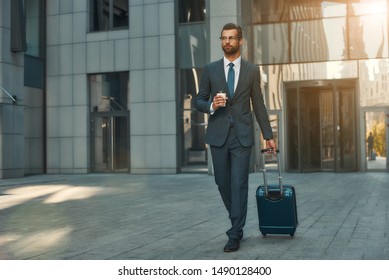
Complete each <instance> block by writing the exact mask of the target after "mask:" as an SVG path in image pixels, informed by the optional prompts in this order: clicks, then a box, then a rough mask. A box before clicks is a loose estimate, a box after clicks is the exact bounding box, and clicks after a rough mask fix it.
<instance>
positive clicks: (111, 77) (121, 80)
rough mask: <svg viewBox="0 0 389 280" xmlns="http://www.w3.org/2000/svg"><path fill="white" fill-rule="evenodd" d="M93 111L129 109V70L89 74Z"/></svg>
mask: <svg viewBox="0 0 389 280" xmlns="http://www.w3.org/2000/svg"><path fill="white" fill-rule="evenodd" d="M89 87H90V104H91V112H109V111H126V110H127V91H128V72H117V73H107V74H96V75H90V76H89Z"/></svg>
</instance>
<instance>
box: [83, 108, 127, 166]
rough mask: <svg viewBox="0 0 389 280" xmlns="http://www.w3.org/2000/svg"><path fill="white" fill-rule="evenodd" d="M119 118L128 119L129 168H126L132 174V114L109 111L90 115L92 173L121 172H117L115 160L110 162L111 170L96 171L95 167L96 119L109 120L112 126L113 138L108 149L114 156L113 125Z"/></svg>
mask: <svg viewBox="0 0 389 280" xmlns="http://www.w3.org/2000/svg"><path fill="white" fill-rule="evenodd" d="M118 117H122V118H123V117H124V118H126V120H127V133H126V137H127V167H126V171H127V172H130V170H131V169H130V167H131V164H130V163H131V160H130V159H131V158H130V112H129V111H108V112H92V113H91V114H90V122H91V125H90V131H91V134H90V159H91V162H90V165H91V172H97V173H100V172H102V173H104V172H113V173H114V172H119V171H117V170H115V169H114V168H113V167H114V166H113V165H114V161H113V159H112V158H111V159H110V160H109V162H108V164H109V165H110V166H111V167H110V169H109V170H106V171H104V170H103V171H100V170H99V171H97V170H96V167H95V164H96V159H95V153H94V151H95V135H96V134H95V122H96V119H97V118H109V123H110V125H111V128H110V129H111V138H110V140H109V142H108V146H109V147H108V149H110V153H111V155H112V156H113V136H112V132H113V131H112V129H113V128H112V124H113V121H114V119H115V118H118Z"/></svg>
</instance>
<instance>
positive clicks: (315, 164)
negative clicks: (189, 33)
mask: <svg viewBox="0 0 389 280" xmlns="http://www.w3.org/2000/svg"><path fill="white" fill-rule="evenodd" d="M388 2H389V1H386V0H372V1H363V0H362V1H353V0H348V1H305V0H289V1H287V0H279V1H272V0H255V1H253V3H254V7H253V10H252V11H253V14H252V18H253V44H252V45H253V53H254V57H253V60H254V62H255V63H257V64H259V65H261V69H262V75H263V81H264V82H263V84H264V85H263V86H264V89H265V95H266V96H265V98H266V102H267V107H268V109H269V110H271V111H272V112H280V113H281V114H282V120H283V121H284V123H285V130H286V132H285V137H284V139H282V140H281V143H280V144H281V146H283V147H284V150H285V157H286V164H285V165H286V166H285V168H286V170H289V171H298V172H309V171H355V170H366V169H372V168H371V167H369V166H372V163H371V162H368V161H366V160H365V157H364V155H365V154H366V152H365V138H366V130H367V129H368V128H367V127H368V125H365V118H364V116H365V115H367V114H368V113H369V112H370V111H371V110H373V111H374V112H375V111H376V110H378V111H379V112H380V113H379V114H378V113H377V114H372V113H371V114H369V116H371V117H370V118H375V116H378V115H379V116H380V118H381V119H382V115H384V114H385V112H387V111H388V110H389V94H388V78H387V76H388V75H387V73H388V66H389V64H388V55H389V54H388V48H389V47H388V18H387V14H388ZM377 108H378V109H377ZM361 111H366V113H364V114H360V112H361ZM375 121H376V122H379V123H381V124H383V125H381V126H379V127H382V129H383V130H384V131H383V132H382V131H381V132H375V134H376V135H387V134H388V130H389V123H387V125H385V123H386V122H387V120H378V117H377V118H376V120H370V121H369V125H370V127H371V126H372V125H371V123H374V122H375ZM381 138H382V137H381ZM387 138H388V137H385V139H387ZM381 140H382V139H381ZM386 141H387V140H384V141H381V142H384V143H386ZM303 147H305V148H303ZM381 150H384V149H381ZM380 157H381V159H382V160H383V161H384V162H387V151H386V149H385V152H380ZM373 166H374V165H373ZM385 166H386V167H385ZM388 167H389V165H388V164H385V163H384V164H383V169H384V170H388Z"/></svg>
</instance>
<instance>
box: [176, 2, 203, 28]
mask: <svg viewBox="0 0 389 280" xmlns="http://www.w3.org/2000/svg"><path fill="white" fill-rule="evenodd" d="M205 11H206V10H205V1H204V0H179V1H178V20H179V22H180V23H187V22H199V21H204V20H205Z"/></svg>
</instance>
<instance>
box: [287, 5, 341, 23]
mask: <svg viewBox="0 0 389 280" xmlns="http://www.w3.org/2000/svg"><path fill="white" fill-rule="evenodd" d="M343 2H344V1H298V0H292V1H291V3H292V4H291V7H290V18H291V20H305V19H320V18H326V17H340V16H346V13H347V4H346V3H343Z"/></svg>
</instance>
